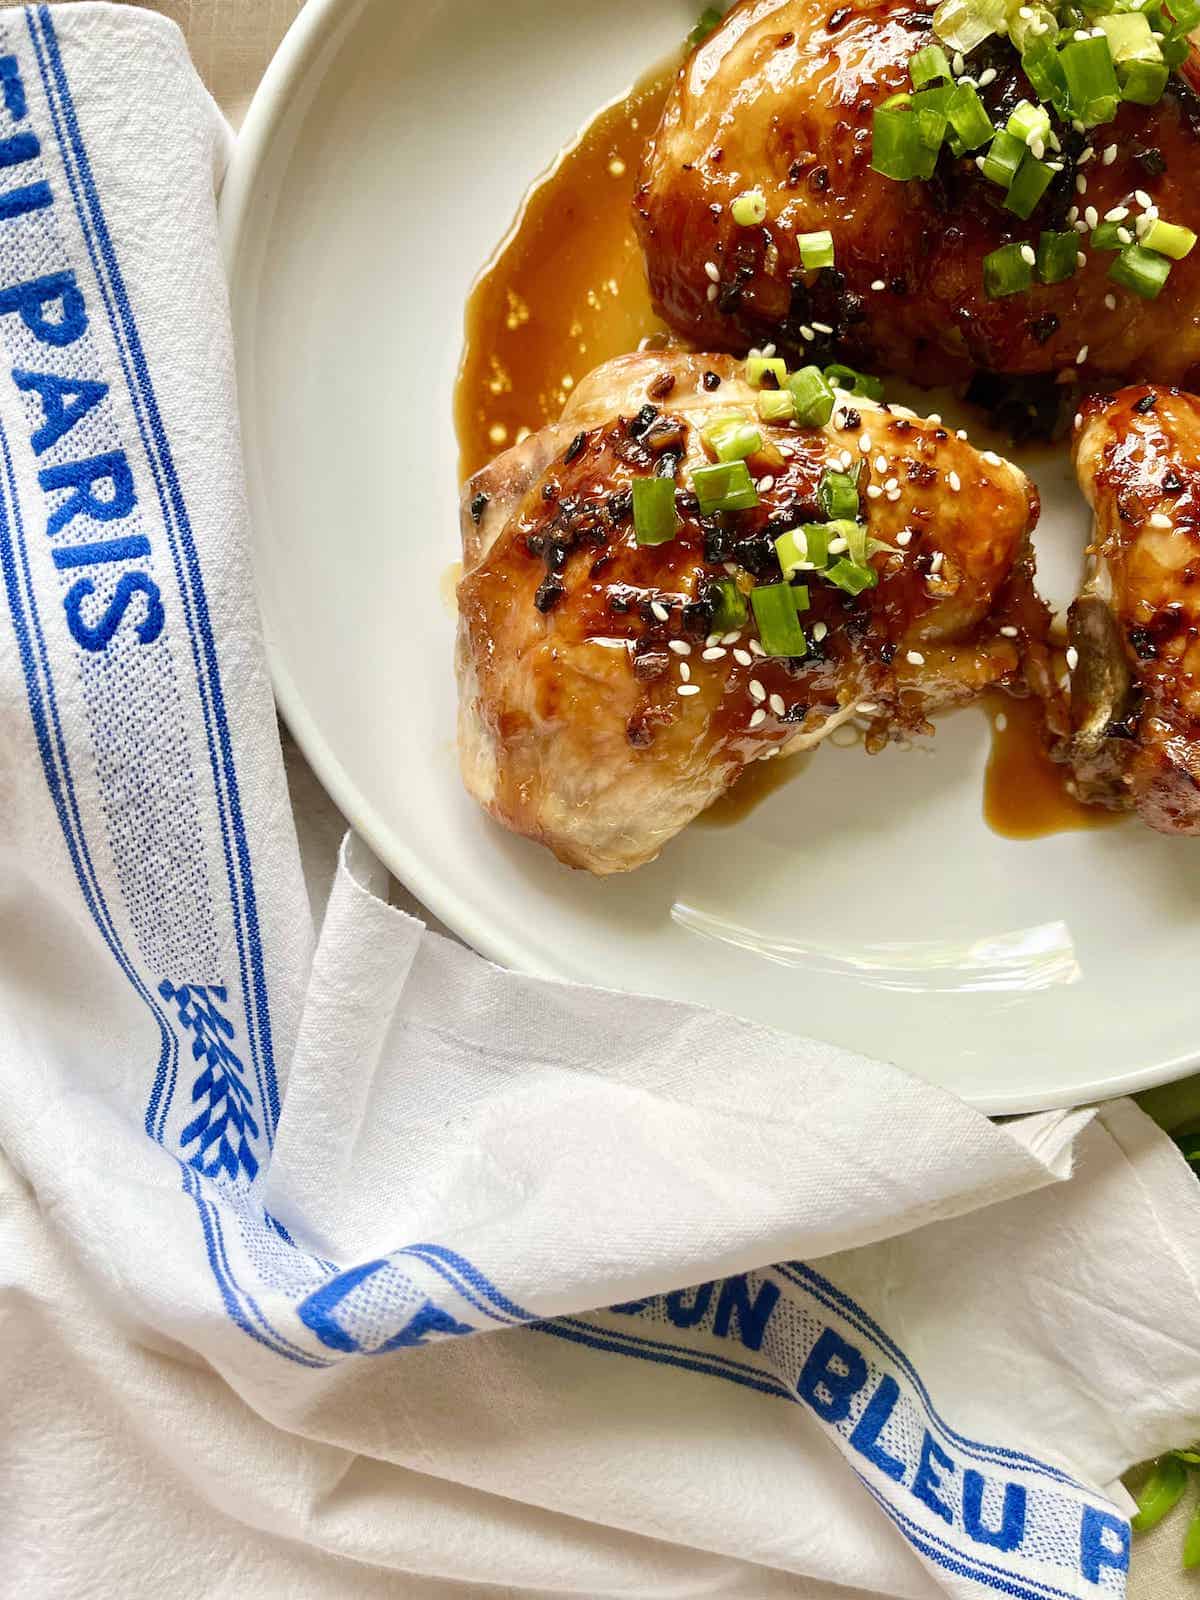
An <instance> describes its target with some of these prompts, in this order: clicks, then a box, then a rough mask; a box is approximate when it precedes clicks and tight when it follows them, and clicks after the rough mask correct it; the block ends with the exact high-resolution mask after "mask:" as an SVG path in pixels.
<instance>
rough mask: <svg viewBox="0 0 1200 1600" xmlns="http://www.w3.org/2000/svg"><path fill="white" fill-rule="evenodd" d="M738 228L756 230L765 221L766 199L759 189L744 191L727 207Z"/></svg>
mask: <svg viewBox="0 0 1200 1600" xmlns="http://www.w3.org/2000/svg"><path fill="white" fill-rule="evenodd" d="M729 210H730V213H731V214H732V216H733V220H734V221H735V222H736V223H737V225H738V227H739V228H756V227H757V226H758V224H759V223H760V222H765V221H766V220H767V197H766V195H765V194H763V192H762V190H761V189H746V190H745V191H744V192H743V193H742V194H739V195H738V196H737V197H736V199H735V200H734V201H733V202H732V204H731V205H730V207H729Z"/></svg>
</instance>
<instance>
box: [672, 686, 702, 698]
mask: <svg viewBox="0 0 1200 1600" xmlns="http://www.w3.org/2000/svg"><path fill="white" fill-rule="evenodd" d="M675 693H676V694H677V695H678V696H679V698H680V699H681V700H686V699H687V697H688V695H689V694H699V693H700V685H699V684H698V683H681V684H680V685H679V687H678V689H676V691H675Z"/></svg>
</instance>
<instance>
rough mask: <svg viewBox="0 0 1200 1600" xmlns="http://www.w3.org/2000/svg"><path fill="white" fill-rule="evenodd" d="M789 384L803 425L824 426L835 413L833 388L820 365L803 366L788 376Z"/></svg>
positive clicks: (797, 414) (797, 419)
mask: <svg viewBox="0 0 1200 1600" xmlns="http://www.w3.org/2000/svg"><path fill="white" fill-rule="evenodd" d="M787 386H788V388H789V389H790V390H791V391H792V398H793V400H794V401H795V403H796V421H797V422H799V423H800V425H801V427H804V428H810V427H815V428H823V427H824V426H825V424H826V423H827V422H828V421H829V419H830V417H831V416H832V415H833V390H832V389H831V388H830V386H829V384H828V382H827V381H826V379H825V374H824V373H823V372H822V371H821V369H820V367H801V368H800V371H799V372H793V373H792V374H791V376H790V377H789V378H788V381H787Z"/></svg>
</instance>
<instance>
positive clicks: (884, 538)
mask: <svg viewBox="0 0 1200 1600" xmlns="http://www.w3.org/2000/svg"><path fill="white" fill-rule="evenodd" d="M743 373H744V369H743V367H742V366H741V364H740V363H735V362H734V361H733V360H732V359H731V358H729V357H727V356H698V355H687V354H682V353H680V352H677V351H676V352H671V353H669V354H657V353H652V352H647V353H644V354H639V355H631V356H623V357H620V358H619V359H617V360H615V361H612V362H609V363H608V364H607V365H605V366H603V367H601V368H599V369H597V371H595V372H594V373H592V374H591V376H590V377H588V378H587V379H586V380H585V381H584V382H582V383H581V384H580V385H579V387H578V388H577V389H576V391H575V393H574V395H573V397H572V399H571V401H570V402H569V404H568V405H567V407H566V410H565V411H564V414H563V417H562V420H561V422H559V423H556V424H554V425H552V426H550V427H547V428H544V429H543V430H542V431H541V432H539V433H537V434H534V435H532V436H531V437H530V438H528V439H526V440H525V441H524V442H523V443H521V444H519V445H517V446H515V447H514V448H513V449H511V450H508V451H506V452H505V453H504V454H503V455H501V456H500V457H499V458H498V459H497V460H496V461H494V462H493V463H492V464H491V465H490V466H488V467H486V468H485V469H484V470H483V471H482V472H480V473H478V474H476V476H475V477H474V478H473V479H471V481H470V482H469V483H468V484H467V485H466V488H465V489H464V492H463V554H464V577H463V579H462V582H461V584H460V585H459V589H458V602H459V634H458V674H459V689H460V712H459V749H460V759H461V763H462V771H463V776H464V779H465V781H466V785H467V788H468V789H469V790H470V792H471V793H472V794H473V795H474V796H475V797H476V798H477V799H478V800H479V801H480V803H481V804H482V805H483V806H484V807H485V808H486V809H487V810H488V811H489V812H491V814H492V815H493V816H494V817H496V818H497V819H498V820H499V821H501V822H502V823H504V824H505V826H507V827H509V828H511V829H513V830H514V831H515V832H517V833H521V834H525V835H526V836H528V837H529V838H532V839H538V840H540V841H541V842H542V843H544V844H546V845H548V846H549V848H550V849H551V850H552V851H553V852H554V854H555V855H556V856H558V858H559V859H560V860H561V861H564V862H566V863H568V864H569V865H571V866H575V867H586V868H588V869H589V870H590V871H592V872H595V873H610V872H620V871H624V870H627V869H629V868H631V867H636V866H639V865H641V864H642V863H643V862H647V861H650V860H652V859H653V857H655V856H656V855H657V854H658V852H659V851H660V850H661V848H662V847H663V845H664V844H665V843H666V842H667V840H668V839H670V838H671V837H672V836H673V835H674V834H676V833H678V831H679V830H680V829H681V828H682V827H684V826H685V824H686V823H688V822H689V821H690V820H691V819H692V818H693V817H694V816H696V814H697V813H698V812H700V811H702V810H703V809H704V808H705V807H706V806H707V805H709V804H711V802H712V801H713V800H715V799H716V798H717V797H718V796H719V795H720V794H722V793H723V792H724V791H725V790H726V789H728V788H729V786H730V785H731V784H732V783H733V782H734V781H735V780H736V779H737V777H738V775H739V774H740V773H741V772H742V771H743V770H744V768H745V767H746V766H747V765H748V764H749V763H750V762H752V761H756V760H759V759H762V758H764V757H769V756H775V755H778V754H780V753H781V752H783V751H791V750H800V749H805V748H808V747H811V746H813V745H815V744H817V743H819V742H820V740H821V739H823V738H824V737H825V736H826V735H827V734H828V733H830V732H831V731H832V730H833V729H834V728H836V727H837V726H838V725H839V724H840V723H842V722H844V721H846V720H847V719H849V718H854V717H859V718H862V719H866V720H868V721H869V724H870V727H869V733H868V742H869V744H870V745H872V746H874V747H875V748H879V747H881V746H882V745H883V744H884V743H886V741H887V738H888V737H889V736H897V737H899V736H902V735H905V734H911V733H914V732H930V731H932V730H931V729H930V728H929V725H928V722H927V720H926V718H927V713H928V712H929V711H930V710H932V709H933V708H935V707H937V706H946V705H951V704H955V703H958V702H961V701H964V700H967V699H969V698H971V697H972V696H973V695H975V694H977V693H978V692H979V691H980V690H982V689H983V688H985V687H987V686H988V685H993V684H1000V685H1007V686H1011V687H1014V688H1017V689H1021V688H1022V687H1023V684H1024V683H1029V684H1031V685H1032V686H1033V687H1034V688H1035V689H1036V690H1037V691H1038V692H1040V693H1043V694H1045V695H1048V696H1049V697H1050V698H1051V699H1052V698H1053V695H1054V693H1055V690H1054V687H1053V678H1052V675H1051V673H1050V671H1049V668H1048V665H1047V656H1046V650H1045V644H1044V639H1045V632H1046V626H1047V621H1048V618H1047V614H1046V611H1045V608H1044V607H1043V606H1042V604H1041V602H1040V601H1039V600H1038V599H1037V598H1036V596H1035V595H1034V593H1033V589H1032V584H1031V582H1030V575H1031V564H1032V563H1031V557H1030V553H1029V544H1028V534H1029V530H1030V527H1031V525H1032V524H1033V522H1034V521H1035V520H1036V515H1037V498H1036V493H1035V491H1034V490H1033V488H1032V486H1031V485H1030V484H1029V482H1028V481H1027V480H1026V478H1025V477H1024V476H1023V475H1022V474H1021V473H1020V472H1019V471H1018V470H1017V469H1016V468H1015V467H1012V466H1010V465H1008V464H1007V463H1005V462H1004V461H1002V460H1001V459H1000V457H999V456H996V455H992V454H990V453H985V454H983V455H981V454H979V453H978V452H977V451H975V450H974V449H973V448H972V447H971V446H970V445H969V444H967V443H966V442H964V441H963V440H961V439H959V438H958V437H956V436H955V435H954V434H952V433H950V432H949V431H948V430H947V429H946V428H944V427H942V426H941V425H940V424H938V423H936V422H924V421H921V420H920V419H918V418H916V417H914V416H913V415H912V413H911V412H907V411H904V410H902V409H901V408H891V409H889V408H888V407H887V406H885V405H875V404H872V403H871V402H869V401H868V402H863V401H859V400H858V399H855V400H854V401H853V403H851V398H850V397H849V396H847V395H842V394H839V405H838V406H837V408H836V409H835V410H834V413H833V416H832V417H831V419H830V422H829V424H828V425H827V426H826V427H824V428H805V429H798V428H796V427H794V426H779V427H770V426H767V425H766V424H765V423H760V424H759V427H760V429H761V432H762V435H763V448H762V450H761V451H760V452H758V453H757V454H756V455H754V456H752V457H751V458H750V460H749V463H748V465H749V467H750V470H751V473H752V474H753V475H754V477H755V479H756V486H757V494H758V500H759V504H758V506H757V507H755V508H754V509H747V510H741V511H725V512H719V513H716V514H711V515H708V516H703V515H701V514H700V510H699V506H698V503H697V500H696V497H695V495H694V494H692V493H691V492H690V484H691V481H692V480H691V473H692V471H693V469H694V468H696V467H698V466H701V465H707V464H708V462H709V459H710V458H709V457H708V456H707V455H706V453H705V448H704V444H703V442H702V440H701V437H700V433H701V429H702V428H703V427H704V426H705V424H707V423H709V422H711V421H712V419H713V418H714V416H716V415H718V414H725V413H728V412H730V411H731V410H737V411H741V412H742V413H744V414H745V415H746V416H747V417H754V416H755V403H756V400H757V398H758V396H757V395H756V393H755V391H753V390H752V389H750V388H749V387H747V385H746V382H745V379H744V375H743ZM826 468H832V469H834V470H844V469H846V468H850V469H851V470H855V469H856V468H857V469H859V478H858V492H859V496H860V505H861V510H860V513H859V515H860V518H861V519H862V520H864V521H865V522H866V523H867V525H868V527H869V530H870V533H871V535H872V536H873V537H874V538H875V539H876V540H878V541H880V542H881V544H882V545H883V546H885V548H883V549H880V550H876V551H875V552H874V553H873V554H871V555H870V557H869V559H870V562H871V564H872V566H873V567H874V569H875V571H876V573H877V574H878V584H877V586H876V587H873V588H867V589H866V590H865V592H863V593H861V594H858V595H851V594H848V593H843V592H842V591H841V590H840V589H838V588H836V587H834V586H833V585H832V584H831V583H829V582H827V581H825V580H824V579H823V578H820V577H818V575H817V574H816V573H815V572H811V573H803V572H802V573H798V574H797V577H799V578H805V579H807V582H808V589H809V596H810V606H809V609H808V610H806V611H804V612H803V615H802V616H801V617H800V619H799V620H800V621H801V622H802V623H803V624H804V627H805V631H806V633H807V636H808V641H809V642H808V651H807V654H806V655H805V656H804V657H803V658H802V659H798V658H788V659H776V658H767V657H766V656H765V655H764V653H763V648H762V645H761V643H760V641H759V638H758V633H757V630H756V625H755V613H754V610H753V606H751V608H750V611H749V616H748V618H747V620H746V622H745V623H744V624H742V625H740V626H734V627H728V626H726V627H724V629H723V630H722V629H721V628H720V627H719V626H718V625H717V623H716V622H715V621H714V603H715V600H716V599H719V591H720V585H721V584H728V582H729V578H730V575H731V574H732V575H734V578H735V580H736V585H737V586H738V590H737V592H738V595H739V596H740V595H742V594H744V592H745V591H747V590H749V589H750V588H751V587H752V586H753V584H754V581H755V579H756V578H757V579H758V580H760V581H761V582H763V583H767V584H770V583H774V584H780V583H781V582H782V574H781V569H780V564H779V558H778V556H777V554H776V551H775V544H774V541H775V539H776V538H777V537H778V536H779V535H780V534H781V533H782V532H783V531H784V530H786V529H789V528H795V527H797V526H799V525H801V524H803V523H805V522H810V523H811V522H813V521H814V520H816V519H818V518H819V517H820V515H821V512H820V510H819V507H818V503H817V491H818V485H819V483H820V480H821V478H822V476H823V473H824V471H825V469H826ZM652 474H654V475H658V476H660V477H668V478H673V479H674V481H675V483H676V484H677V486H678V487H677V489H676V492H675V501H676V509H677V513H678V517H679V525H678V528H677V531H676V533H675V536H674V537H673V538H672V539H671V540H670V541H669V542H666V543H662V544H657V545H645V544H642V545H639V543H638V542H637V539H636V534H635V528H634V525H633V522H632V520H631V499H632V496H631V491H630V485H631V483H632V482H633V481H634V480H635V479H637V478H645V477H648V476H650V475H652ZM726 592H727V593H728V591H726ZM1023 654H1024V667H1023V666H1022V655H1023ZM1023 672H1024V679H1023V678H1022V673H1023Z"/></svg>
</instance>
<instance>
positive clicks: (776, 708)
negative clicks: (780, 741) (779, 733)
mask: <svg viewBox="0 0 1200 1600" xmlns="http://www.w3.org/2000/svg"><path fill="white" fill-rule="evenodd" d="M767 704H768V705H769V706H770V708H771V710H772V711H773V712H774V713H775V715H776V716H777V717H781V716H782V715H783V713H784V712H785V711H786V710H787V707H786V706H785V705H784V703H783V696H782V695H781V694H773V695H772V696H771V698H770V699H769V700H768V701H767Z"/></svg>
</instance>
